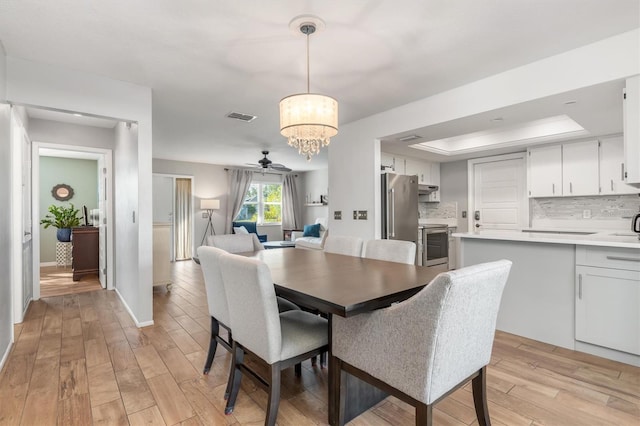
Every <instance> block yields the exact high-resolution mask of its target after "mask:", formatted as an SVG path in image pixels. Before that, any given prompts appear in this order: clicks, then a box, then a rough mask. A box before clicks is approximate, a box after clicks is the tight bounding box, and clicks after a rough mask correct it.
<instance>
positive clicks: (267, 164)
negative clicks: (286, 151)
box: [247, 151, 291, 173]
mask: <svg viewBox="0 0 640 426" xmlns="http://www.w3.org/2000/svg"><path fill="white" fill-rule="evenodd" d="M262 155H264V158H261V159H260V160H258V164H255V163H247V165H248V166H253V167H256V168H258V169H260V170H261V171H262V172H263V173H264V172H266V171H271V170H273V171H276V172H290V171H291V169H290V168H288V167H286V166H285V165H283V164H278V163H274V162H273V161H271V160H269V159H268V158H267V155H269V151H262Z"/></svg>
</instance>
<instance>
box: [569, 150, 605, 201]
mask: <svg viewBox="0 0 640 426" xmlns="http://www.w3.org/2000/svg"><path fill="white" fill-rule="evenodd" d="M598 187H599V181H598V141H586V142H575V143H569V144H564V145H562V195H567V196H578V195H597V194H598V193H599V189H598Z"/></svg>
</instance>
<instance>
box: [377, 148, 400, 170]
mask: <svg viewBox="0 0 640 426" xmlns="http://www.w3.org/2000/svg"><path fill="white" fill-rule="evenodd" d="M380 166H382V167H390V168H391V169H392V170H393V171H394V172H396V162H395V158H394V156H393V154H389V153H388V152H380Z"/></svg>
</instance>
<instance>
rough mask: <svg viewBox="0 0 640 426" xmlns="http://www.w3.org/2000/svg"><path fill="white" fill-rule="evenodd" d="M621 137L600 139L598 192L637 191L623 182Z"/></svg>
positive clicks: (629, 192)
mask: <svg viewBox="0 0 640 426" xmlns="http://www.w3.org/2000/svg"><path fill="white" fill-rule="evenodd" d="M624 165H625V163H624V144H623V137H622V136H618V137H613V138H605V139H602V140H601V141H600V194H602V195H608V194H634V193H637V192H638V191H639V189H638V188H635V187H633V186H631V185H627V184H626V183H625V178H624V171H625V168H624Z"/></svg>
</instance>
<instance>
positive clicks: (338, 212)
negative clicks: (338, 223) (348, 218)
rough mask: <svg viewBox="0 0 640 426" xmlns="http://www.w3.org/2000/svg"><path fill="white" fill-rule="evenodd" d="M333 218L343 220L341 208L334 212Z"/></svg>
mask: <svg viewBox="0 0 640 426" xmlns="http://www.w3.org/2000/svg"><path fill="white" fill-rule="evenodd" d="M333 219H334V220H342V211H340V210H336V211H334V212H333Z"/></svg>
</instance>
